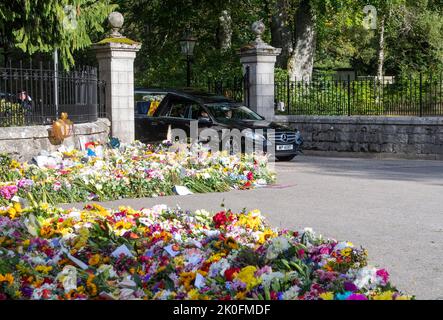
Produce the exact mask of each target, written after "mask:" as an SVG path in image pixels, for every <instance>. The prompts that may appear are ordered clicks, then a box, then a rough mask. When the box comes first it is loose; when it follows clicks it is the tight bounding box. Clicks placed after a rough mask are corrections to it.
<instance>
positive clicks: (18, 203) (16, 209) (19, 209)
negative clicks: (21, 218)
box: [13, 202, 23, 213]
mask: <svg viewBox="0 0 443 320" xmlns="http://www.w3.org/2000/svg"><path fill="white" fill-rule="evenodd" d="M13 207H14V209H15V211H16V212H17V213H22V212H23V209H22V206H21V204H20V202H14V206H13Z"/></svg>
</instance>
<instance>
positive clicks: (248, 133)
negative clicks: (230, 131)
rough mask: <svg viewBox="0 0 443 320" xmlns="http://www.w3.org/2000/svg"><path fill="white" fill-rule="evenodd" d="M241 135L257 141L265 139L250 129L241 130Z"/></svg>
mask: <svg viewBox="0 0 443 320" xmlns="http://www.w3.org/2000/svg"><path fill="white" fill-rule="evenodd" d="M243 135H244V136H245V138H247V139H250V140H254V141H259V142H263V141H266V138H265V137H264V136H263V135H262V134H260V133H256V132H254V131H252V130H245V131H243Z"/></svg>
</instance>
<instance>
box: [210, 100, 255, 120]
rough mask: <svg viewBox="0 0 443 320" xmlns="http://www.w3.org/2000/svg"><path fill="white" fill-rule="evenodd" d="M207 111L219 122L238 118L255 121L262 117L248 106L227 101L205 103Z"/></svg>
mask: <svg viewBox="0 0 443 320" xmlns="http://www.w3.org/2000/svg"><path fill="white" fill-rule="evenodd" d="M206 107H207V108H208V110H209V112H210V113H211V114H212V116H213V117H214V118H215V119H216V120H217V121H220V122H227V121H230V120H240V121H257V120H263V118H262V117H261V116H260V115H258V114H257V113H255V112H254V111H252V110H251V109H249V108H248V107H245V106H242V105H235V104H229V103H211V104H207V105H206Z"/></svg>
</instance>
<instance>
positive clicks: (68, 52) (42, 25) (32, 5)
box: [0, 0, 116, 68]
mask: <svg viewBox="0 0 443 320" xmlns="http://www.w3.org/2000/svg"><path fill="white" fill-rule="evenodd" d="M115 8H116V6H115V5H111V4H110V1H109V0H98V1H95V0H44V1H40V0H21V1H20V0H9V1H3V2H1V3H0V17H1V18H2V19H0V32H1V39H2V47H3V51H4V52H5V53H6V54H8V52H9V51H10V50H11V49H13V48H18V49H20V50H22V51H23V52H25V53H27V54H29V55H32V54H34V53H36V52H52V51H53V50H54V49H58V50H59V52H60V58H61V62H62V64H63V65H64V66H65V67H66V68H68V67H69V66H72V65H73V64H74V58H73V53H74V52H75V51H76V50H81V49H84V48H86V47H88V46H89V45H90V44H91V38H90V35H91V33H94V32H103V31H104V28H103V23H104V22H105V20H106V17H107V16H108V14H109V13H110V12H112V11H113V10H114V9H115Z"/></svg>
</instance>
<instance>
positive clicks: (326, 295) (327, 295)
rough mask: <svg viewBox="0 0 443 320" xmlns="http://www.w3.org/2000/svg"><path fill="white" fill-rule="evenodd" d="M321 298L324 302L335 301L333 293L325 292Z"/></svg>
mask: <svg viewBox="0 0 443 320" xmlns="http://www.w3.org/2000/svg"><path fill="white" fill-rule="evenodd" d="M320 298H321V299H323V300H334V294H333V293H332V292H325V293H322V294H320Z"/></svg>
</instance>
